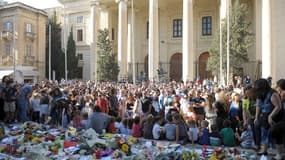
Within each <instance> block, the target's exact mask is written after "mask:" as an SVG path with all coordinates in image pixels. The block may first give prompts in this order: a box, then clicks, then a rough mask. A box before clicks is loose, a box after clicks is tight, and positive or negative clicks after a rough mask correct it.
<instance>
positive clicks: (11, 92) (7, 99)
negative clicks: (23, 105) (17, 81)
mask: <svg viewBox="0 0 285 160" xmlns="http://www.w3.org/2000/svg"><path fill="white" fill-rule="evenodd" d="M6 84H7V86H6V88H5V89H4V112H5V115H6V116H5V121H6V122H7V123H10V122H12V121H13V120H14V116H15V111H16V103H15V102H16V96H17V89H16V88H15V87H14V85H13V81H8V82H7V83H6Z"/></svg>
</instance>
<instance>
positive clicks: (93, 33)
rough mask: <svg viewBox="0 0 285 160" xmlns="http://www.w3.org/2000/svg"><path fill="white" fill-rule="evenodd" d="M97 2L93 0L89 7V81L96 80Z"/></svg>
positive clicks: (98, 15)
mask: <svg viewBox="0 0 285 160" xmlns="http://www.w3.org/2000/svg"><path fill="white" fill-rule="evenodd" d="M99 2H100V0H93V1H91V2H90V5H91V19H90V20H91V43H90V79H91V80H96V70H97V47H96V43H97V36H98V29H99V20H100V13H99Z"/></svg>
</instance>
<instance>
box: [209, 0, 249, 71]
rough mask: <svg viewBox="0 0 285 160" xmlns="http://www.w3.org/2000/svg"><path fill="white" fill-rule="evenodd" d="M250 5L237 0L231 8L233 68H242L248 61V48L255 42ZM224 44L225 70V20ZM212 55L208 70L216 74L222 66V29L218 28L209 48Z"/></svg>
mask: <svg viewBox="0 0 285 160" xmlns="http://www.w3.org/2000/svg"><path fill="white" fill-rule="evenodd" d="M247 18H248V6H247V4H246V3H241V2H240V0H235V1H234V3H233V6H232V7H231V10H230V66H231V70H232V71H233V72H235V69H238V68H241V67H242V65H243V64H245V63H246V62H248V49H249V47H250V46H251V45H252V43H253V34H252V32H251V30H250V25H251V23H250V22H249V21H248V19H247ZM223 22H224V23H223V25H222V44H223V55H222V56H223V57H222V58H223V71H225V70H226V63H227V59H226V53H227V24H226V20H225V19H224V20H223ZM209 51H210V57H209V59H208V63H207V70H209V71H211V72H212V73H213V74H214V75H217V74H218V73H219V68H220V30H219V29H218V31H217V33H216V35H215V37H214V40H213V42H212V44H211V47H210V49H209Z"/></svg>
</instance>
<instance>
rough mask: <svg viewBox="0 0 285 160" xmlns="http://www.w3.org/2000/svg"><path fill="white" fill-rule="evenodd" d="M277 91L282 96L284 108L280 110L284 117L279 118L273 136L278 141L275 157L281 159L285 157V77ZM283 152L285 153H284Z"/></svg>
mask: <svg viewBox="0 0 285 160" xmlns="http://www.w3.org/2000/svg"><path fill="white" fill-rule="evenodd" d="M277 92H278V93H279V95H280V97H281V102H282V108H281V110H280V111H279V113H280V115H281V116H282V118H283V119H279V121H278V122H276V124H275V125H274V126H273V127H272V137H273V139H275V142H276V151H277V154H276V156H275V157H274V158H273V159H275V160H281V159H283V158H284V152H285V151H284V144H285V112H284V109H285V79H280V80H278V81H277ZM282 153H283V155H282Z"/></svg>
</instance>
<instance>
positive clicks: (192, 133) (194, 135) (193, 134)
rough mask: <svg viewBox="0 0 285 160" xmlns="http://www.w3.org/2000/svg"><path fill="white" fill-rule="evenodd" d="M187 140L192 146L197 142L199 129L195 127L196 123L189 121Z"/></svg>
mask: <svg viewBox="0 0 285 160" xmlns="http://www.w3.org/2000/svg"><path fill="white" fill-rule="evenodd" d="M188 133H189V140H190V142H191V143H192V144H194V143H196V142H197V141H198V137H199V129H198V127H197V124H196V121H194V120H190V121H189V132H188Z"/></svg>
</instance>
